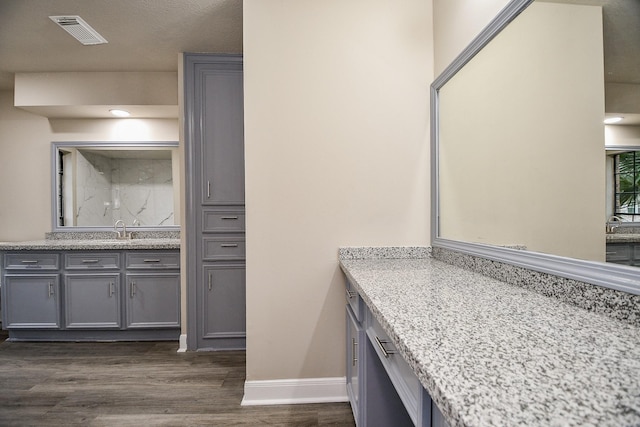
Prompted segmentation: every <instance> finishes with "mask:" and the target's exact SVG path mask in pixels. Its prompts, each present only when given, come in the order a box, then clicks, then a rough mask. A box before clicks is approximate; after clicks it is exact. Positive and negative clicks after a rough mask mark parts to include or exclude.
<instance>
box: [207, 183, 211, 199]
mask: <svg viewBox="0 0 640 427" xmlns="http://www.w3.org/2000/svg"><path fill="white" fill-rule="evenodd" d="M210 198H211V181H207V199H210Z"/></svg>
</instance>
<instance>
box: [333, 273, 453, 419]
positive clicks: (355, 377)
mask: <svg viewBox="0 0 640 427" xmlns="http://www.w3.org/2000/svg"><path fill="white" fill-rule="evenodd" d="M346 286H347V288H346V296H347V306H346V320H347V333H346V337H347V340H346V349H347V352H346V354H347V358H346V377H347V395H348V397H349V401H350V403H351V408H352V410H353V415H354V419H355V421H356V425H358V426H361V427H362V426H368V425H394V426H403V425H407V426H411V425H415V426H422V427H427V426H434V427H435V426H438V427H444V426H448V424H447V423H446V421H445V420H444V418H443V416H442V413H441V412H440V410H439V409H438V407H437V406H436V405H435V403H433V402H432V400H431V397H430V396H429V393H428V392H427V391H426V389H425V388H424V387H423V386H422V384H421V383H420V381H419V379H418V377H417V376H416V375H415V373H414V372H413V370H412V369H411V367H410V366H409V364H408V363H407V362H406V361H405V360H404V358H403V357H402V355H401V354H400V353H399V352H398V351H397V349H396V347H395V345H394V344H393V342H392V340H391V339H390V337H389V336H388V335H387V333H386V332H385V331H384V329H383V328H382V326H381V325H380V323H379V322H378V320H377V319H376V318H375V316H374V315H373V313H372V311H371V310H370V309H369V307H367V305H366V304H365V303H364V301H363V300H362V298H361V296H360V295H359V293H358V291H357V289H355V287H354V286H353V285H352V284H351V282H350V281H348V280H347V284H346Z"/></svg>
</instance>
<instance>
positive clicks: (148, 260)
mask: <svg viewBox="0 0 640 427" xmlns="http://www.w3.org/2000/svg"><path fill="white" fill-rule="evenodd" d="M143 262H160V260H159V259H145V260H143Z"/></svg>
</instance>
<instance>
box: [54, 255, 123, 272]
mask: <svg viewBox="0 0 640 427" xmlns="http://www.w3.org/2000/svg"><path fill="white" fill-rule="evenodd" d="M64 267H65V268H66V269H67V270H88V269H99V270H106V269H118V268H120V254H118V253H101V252H87V253H70V254H65V255H64Z"/></svg>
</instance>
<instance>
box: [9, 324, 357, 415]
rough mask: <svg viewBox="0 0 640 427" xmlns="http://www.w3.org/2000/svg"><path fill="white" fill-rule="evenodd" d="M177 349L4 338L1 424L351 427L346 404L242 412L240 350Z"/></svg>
mask: <svg viewBox="0 0 640 427" xmlns="http://www.w3.org/2000/svg"><path fill="white" fill-rule="evenodd" d="M5 338H6V335H0V341H3V340H4V339H5ZM176 350H177V344H176V343H175V342H151V343H144V342H138V343H10V342H6V341H4V342H2V343H0V426H3V427H4V426H119V427H120V426H136V427H137V426H236V425H245V426H260V425H271V426H315V425H334V426H353V425H355V424H354V421H353V416H352V415H351V408H350V406H349V404H348V403H335V404H312V405H282V406H250V407H242V406H240V401H241V399H242V394H243V385H244V378H245V354H244V352H201V353H177V352H176Z"/></svg>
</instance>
